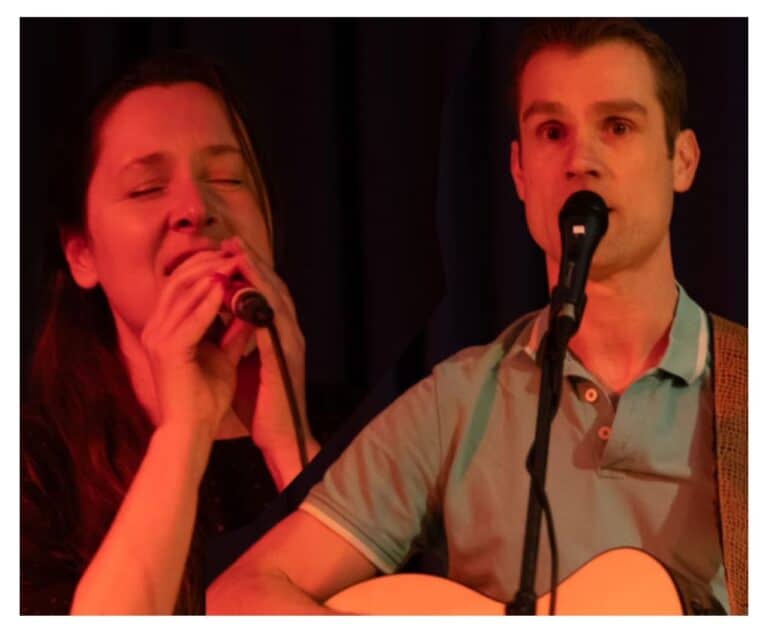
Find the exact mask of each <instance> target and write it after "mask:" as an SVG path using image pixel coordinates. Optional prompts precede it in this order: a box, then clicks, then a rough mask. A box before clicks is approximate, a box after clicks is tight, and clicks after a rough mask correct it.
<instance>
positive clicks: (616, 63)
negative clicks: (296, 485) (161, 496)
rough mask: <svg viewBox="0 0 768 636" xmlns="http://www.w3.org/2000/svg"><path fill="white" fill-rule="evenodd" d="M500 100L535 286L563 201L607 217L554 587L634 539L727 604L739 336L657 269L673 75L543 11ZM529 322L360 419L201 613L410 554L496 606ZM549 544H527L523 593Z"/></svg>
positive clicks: (643, 45) (740, 578) (737, 569)
mask: <svg viewBox="0 0 768 636" xmlns="http://www.w3.org/2000/svg"><path fill="white" fill-rule="evenodd" d="M515 106H516V112H517V122H518V125H519V139H518V140H517V141H515V142H513V144H512V153H511V172H512V177H513V179H514V182H515V186H516V188H517V192H518V195H519V196H520V198H521V199H522V200H523V201H524V203H525V210H526V219H527V223H528V227H529V230H530V232H531V234H532V236H533V238H534V239H535V240H536V242H537V243H538V245H539V246H540V247H541V248H542V249H543V250H544V253H545V255H546V265H547V274H548V279H549V285H550V288H552V287H554V285H555V284H556V282H557V274H558V268H559V260H560V236H559V230H558V214H559V212H560V210H561V208H562V206H563V203H564V202H565V200H566V199H567V198H568V197H569V196H570V195H571V194H572V193H573V192H576V191H578V190H592V191H594V192H597V193H598V194H600V195H601V196H602V197H603V199H604V200H605V202H606V205H607V206H608V208H609V225H608V230H607V233H606V235H605V237H604V238H603V240H602V242H601V243H600V245H599V247H598V249H597V251H596V253H595V256H594V260H593V263H592V268H591V271H590V276H589V280H588V283H587V290H586V293H587V296H588V303H587V306H586V310H585V313H584V316H583V320H582V323H581V326H580V328H579V331H578V332H577V333H576V335H575V336H574V338H573V339H572V340H571V342H570V345H569V353H568V355H567V357H566V362H565V367H564V381H563V382H564V383H563V394H562V399H561V403H560V409H559V412H558V414H557V416H556V417H555V419H554V421H553V425H552V434H551V435H552V437H551V445H550V451H549V468H548V474H547V493H548V496H549V502H550V505H551V508H552V511H553V515H554V521H555V528H556V530H557V540H558V547H559V562H560V564H559V575H560V577H559V578H560V580H561V581H562V580H563V579H565V578H566V577H568V576H569V575H570V574H572V573H573V572H574V571H576V570H577V569H578V568H580V567H581V566H582V565H584V564H585V563H586V562H588V561H589V560H590V559H592V558H593V557H595V556H596V555H598V554H600V553H602V552H604V551H606V550H609V549H611V548H615V547H619V546H633V547H637V548H642V549H643V550H645V551H647V552H649V553H650V554H651V555H653V556H654V557H655V558H657V559H658V560H660V561H661V562H662V563H664V564H665V565H666V566H667V567H669V568H671V569H673V570H674V571H676V572H677V573H678V574H680V575H682V577H683V579H684V580H686V581H689V582H691V584H692V585H693V586H694V587H696V588H700V589H703V590H705V592H706V596H707V597H708V598H709V599H710V601H711V600H712V599H714V602H712V607H715V606H716V605H717V603H719V604H720V605H722V607H723V608H724V609H725V610H727V611H729V612H730V613H745V612H746V410H745V409H746V404H745V403H746V384H745V378H746V346H745V341H746V333H745V331H744V330H743V329H742V328H740V327H737V326H736V325H733V324H732V323H727V322H726V321H722V320H721V319H715V320H714V325H715V327H714V330H713V329H712V327H711V326H710V325H711V324H712V323H710V322H709V321H708V319H707V316H706V315H705V313H704V312H703V311H702V310H701V309H700V308H699V307H698V306H697V305H696V304H695V303H694V302H693V301H692V300H691V299H690V298H689V297H688V296H687V295H686V293H685V291H684V290H683V289H682V288H681V287H680V286H679V285H678V284H677V283H676V281H675V277H674V272H673V267H672V256H671V247H670V240H669V222H670V217H671V214H672V207H673V196H674V193H675V192H684V191H686V190H688V189H689V188H690V186H691V184H692V182H693V179H694V176H695V173H696V168H697V166H698V162H699V154H700V153H699V147H698V144H697V141H696V137H695V135H694V133H693V131H691V130H682V129H681V119H682V115H683V112H684V110H685V80H684V75H683V71H682V69H681V67H680V65H679V63H678V62H677V61H676V58H675V57H674V55H673V54H672V52H671V51H670V50H669V48H668V47H667V46H666V44H664V43H663V42H662V41H661V40H660V39H659V38H658V37H657V36H655V35H654V34H651V33H649V32H648V31H646V30H645V29H644V28H642V27H641V26H640V25H638V24H637V23H635V22H632V21H626V20H571V21H557V22H553V23H549V24H543V25H541V24H540V25H538V26H537V27H536V28H534V29H532V30H531V31H530V32H529V33H528V35H527V37H526V38H525V39H524V41H523V43H522V44H521V47H520V50H519V57H518V63H517V67H516V79H515ZM547 318H548V313H547V311H546V310H545V311H542V312H539V313H538V314H535V315H530V316H526V317H523V318H522V319H520V320H519V321H517V322H516V323H514V324H513V325H512V326H510V327H509V328H508V329H507V330H506V331H505V332H504V333H503V334H501V335H500V336H499V338H498V339H497V340H496V341H494V342H493V343H491V344H490V345H488V346H486V347H476V348H472V349H468V350H465V351H463V352H460V353H459V354H457V355H456V356H454V357H452V358H450V359H449V360H447V361H445V362H444V363H442V364H440V365H438V366H437V367H435V369H434V371H433V373H432V375H431V376H430V377H429V378H427V379H425V380H424V381H422V382H420V383H419V384H417V385H416V386H415V387H413V388H412V389H411V390H409V391H408V392H407V393H406V394H405V395H404V396H402V397H401V398H400V399H399V400H397V401H396V402H395V403H394V404H393V405H392V406H391V407H390V408H389V409H387V410H386V411H385V412H384V413H382V414H381V415H380V416H379V417H377V418H376V419H375V420H374V421H373V422H372V423H371V424H370V425H369V426H368V427H367V428H366V429H365V430H364V431H363V432H362V433H361V434H360V435H359V436H358V438H357V439H356V440H355V441H354V442H353V443H352V445H351V446H350V447H349V448H348V449H347V450H346V452H345V453H344V454H343V455H342V456H341V457H340V458H339V460H338V461H337V462H336V463H335V464H334V465H333V466H332V467H331V468H330V469H329V470H328V472H327V474H326V476H325V478H324V480H323V481H322V482H321V483H320V484H318V485H317V486H316V487H315V488H314V489H313V491H312V492H311V493H310V494H309V496H308V497H307V499H306V500H305V501H304V502H303V503H302V504H301V506H300V509H299V510H298V511H297V512H295V513H293V514H292V515H290V516H289V517H287V518H286V519H285V520H284V521H283V522H281V523H280V524H278V525H277V526H276V527H275V528H273V529H272V530H271V531H270V532H269V533H268V534H266V535H265V536H264V537H263V539H262V540H260V541H259V542H258V543H257V544H256V545H255V546H253V547H252V548H251V549H249V550H248V551H247V552H246V553H245V554H244V555H243V556H242V557H241V558H240V559H239V560H238V561H237V562H236V563H235V564H234V565H233V566H232V567H231V568H230V570H229V571H227V572H225V573H224V574H223V575H222V576H221V577H219V579H217V580H216V581H215V582H214V584H213V585H212V586H211V588H210V589H209V595H208V611H209V612H216V613H218V612H221V613H237V612H245V613H253V612H265V613H273V614H279V613H296V612H308V613H319V612H323V611H328V610H327V608H325V607H324V606H323V605H322V603H323V602H324V601H325V600H327V599H328V598H329V597H330V596H332V595H333V594H335V593H336V592H338V591H339V590H342V589H344V588H346V587H348V586H350V585H352V584H354V583H356V582H359V581H363V580H365V579H368V578H370V577H373V576H374V575H375V574H377V573H378V572H385V573H389V572H393V571H395V570H397V569H398V567H399V566H400V565H401V564H402V563H404V562H405V561H406V560H407V558H408V557H409V556H410V555H411V554H412V553H413V552H414V550H416V549H417V548H418V547H420V546H423V545H428V546H430V547H432V548H433V549H436V550H437V551H438V552H439V553H440V554H442V555H443V556H444V557H445V560H446V563H447V575H448V577H449V578H451V579H453V580H455V581H458V582H459V583H462V584H464V585H466V586H468V587H470V588H472V589H474V590H477V591H479V592H482V593H483V594H485V595H487V596H489V597H491V598H493V599H496V600H498V601H502V602H509V601H511V600H512V598H513V597H514V594H515V592H516V590H517V587H518V583H519V578H520V560H521V554H522V545H523V535H524V525H525V516H526V507H527V495H528V484H529V479H528V475H527V472H526V470H525V457H526V454H527V452H528V449H529V447H530V444H531V441H532V439H533V434H534V433H533V431H534V425H535V420H536V403H537V397H538V383H539V373H540V369H539V367H538V365H537V362H536V360H537V352H538V349H539V345H540V343H541V339H542V335H543V334H544V332H545V331H546V327H547ZM710 342H713V343H714V345H713V346H712V347H711V346H710ZM713 421H714V422H715V426H713ZM713 449H715V451H714V452H713ZM549 556H550V555H549V552H548V550H547V549H541V550H540V554H539V565H538V574H537V579H536V585H535V590H536V593H537V594H539V595H541V594H544V593H546V592H547V591H549V573H550V563H549ZM706 602H707V601H704V600H702V599H700V598H697V599H696V603H694V610H696V608H697V607H698V608H700V609H701V608H702V606H701V605H699V604H701V603H704V604H706ZM706 609H707V608H706V607H703V610H705V611H706Z"/></svg>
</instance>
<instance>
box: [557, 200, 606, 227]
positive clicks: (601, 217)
mask: <svg viewBox="0 0 768 636" xmlns="http://www.w3.org/2000/svg"><path fill="white" fill-rule="evenodd" d="M587 219H593V221H592V222H593V223H594V222H596V224H597V227H599V228H602V231H603V232H604V231H605V228H607V227H608V206H606V205H605V201H603V197H601V196H600V195H599V194H597V192H592V190H579V191H578V192H574V193H573V194H572V195H571V196H569V197H568V199H566V201H565V203H564V204H563V209H562V210H561V211H560V227H561V230H562V229H564V224H565V225H568V226H570V225H571V224H572V223H584V222H585V221H586V220H587ZM601 234H602V232H601Z"/></svg>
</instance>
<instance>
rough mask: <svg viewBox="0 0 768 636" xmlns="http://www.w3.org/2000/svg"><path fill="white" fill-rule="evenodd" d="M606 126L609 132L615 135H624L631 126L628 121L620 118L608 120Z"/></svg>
mask: <svg viewBox="0 0 768 636" xmlns="http://www.w3.org/2000/svg"><path fill="white" fill-rule="evenodd" d="M608 128H609V130H610V131H611V133H612V134H613V135H616V136H617V137H621V136H623V135H626V134H627V133H628V132H630V131H631V130H632V126H631V125H630V123H629V122H626V121H624V120H621V119H613V120H611V121H610V122H608Z"/></svg>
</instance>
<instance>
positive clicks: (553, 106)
mask: <svg viewBox="0 0 768 636" xmlns="http://www.w3.org/2000/svg"><path fill="white" fill-rule="evenodd" d="M592 110H594V111H595V112H597V113H601V114H603V113H605V114H607V113H637V114H639V115H647V114H648V109H647V108H646V107H645V106H643V105H642V104H641V103H640V102H638V101H635V100H634V99H607V100H603V101H599V102H595V103H594V104H593V105H592ZM564 112H565V108H564V106H563V104H561V103H560V102H549V101H544V100H538V99H537V100H535V101H533V102H531V104H530V105H529V106H528V108H526V109H525V111H523V115H522V117H521V121H525V120H526V119H528V118H529V117H531V116H533V115H562V114H563V113H564Z"/></svg>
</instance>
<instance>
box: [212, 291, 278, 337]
mask: <svg viewBox="0 0 768 636" xmlns="http://www.w3.org/2000/svg"><path fill="white" fill-rule="evenodd" d="M223 305H224V308H225V309H226V310H227V311H229V312H231V313H232V315H233V316H236V317H237V318H240V319H241V320H244V321H245V322H249V323H250V324H252V325H255V326H256V327H266V326H268V325H270V324H271V323H272V320H273V319H274V317H275V312H274V311H273V310H272V307H270V306H269V303H268V302H267V299H266V298H264V296H263V295H262V294H261V293H260V292H258V291H256V290H255V289H254V288H253V287H251V286H250V285H249V284H248V283H246V282H245V281H243V280H233V281H230V283H229V286H228V287H227V289H226V291H225V292H224V301H223Z"/></svg>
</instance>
